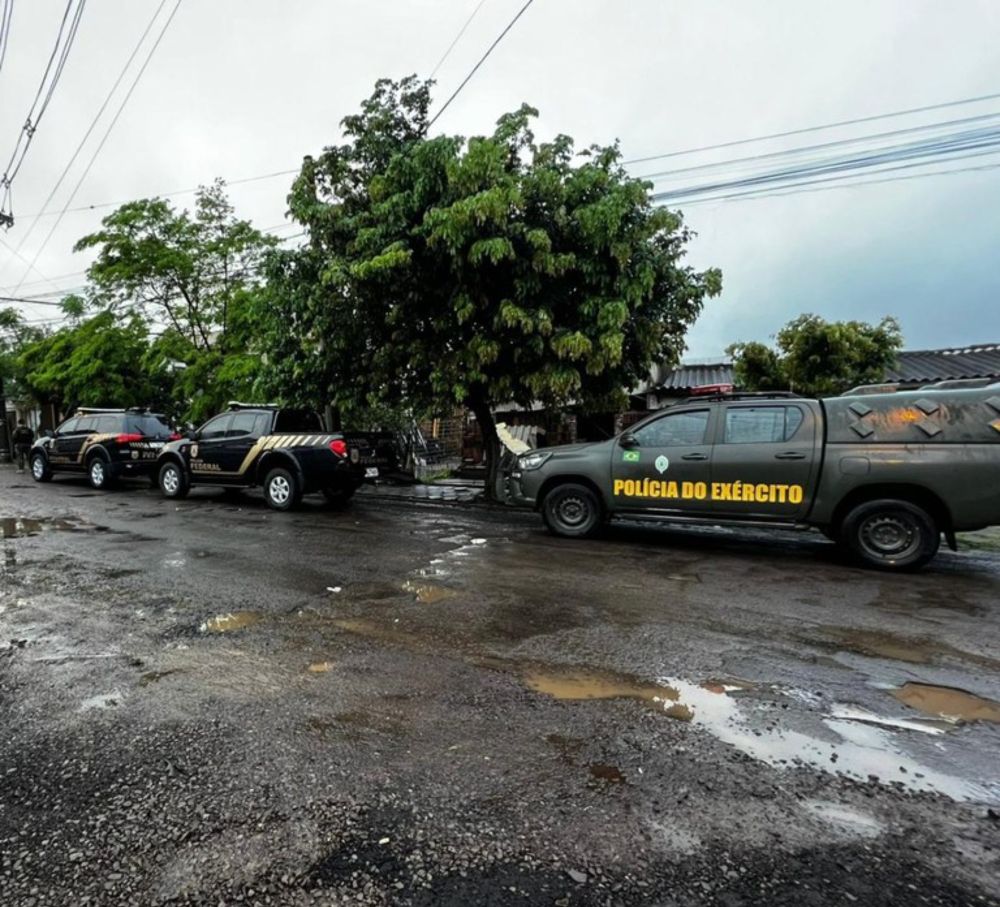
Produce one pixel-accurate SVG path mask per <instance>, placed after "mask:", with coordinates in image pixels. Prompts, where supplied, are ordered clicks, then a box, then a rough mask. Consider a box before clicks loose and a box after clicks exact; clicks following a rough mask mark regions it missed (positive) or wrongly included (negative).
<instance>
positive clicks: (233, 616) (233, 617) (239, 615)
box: [199, 611, 263, 633]
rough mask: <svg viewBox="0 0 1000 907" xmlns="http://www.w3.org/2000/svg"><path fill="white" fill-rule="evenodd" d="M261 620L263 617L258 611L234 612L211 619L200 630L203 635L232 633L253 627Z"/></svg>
mask: <svg viewBox="0 0 1000 907" xmlns="http://www.w3.org/2000/svg"><path fill="white" fill-rule="evenodd" d="M261 620H263V615H262V614H260V612H258V611H232V612H230V613H229V614H220V615H219V616H218V617H212V618H209V619H208V620H206V621H205V623H203V624H202V625H201V627H199V629H200V630H201V632H202V633H232V632H234V631H235V630H244V629H246V628H247V627H252V626H253V625H254V624H256V623H260V621H261Z"/></svg>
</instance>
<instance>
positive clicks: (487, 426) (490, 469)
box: [469, 399, 503, 501]
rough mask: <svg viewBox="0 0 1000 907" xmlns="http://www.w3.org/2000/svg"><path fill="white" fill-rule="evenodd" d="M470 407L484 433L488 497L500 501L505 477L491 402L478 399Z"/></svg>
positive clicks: (470, 403) (471, 402)
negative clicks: (503, 477)
mask: <svg viewBox="0 0 1000 907" xmlns="http://www.w3.org/2000/svg"><path fill="white" fill-rule="evenodd" d="M469 409H471V410H472V414H473V415H474V416H475V417H476V422H478V423H479V430H480V432H481V433H482V435H483V454H484V457H485V459H486V497H487V499H488V500H490V501H499V500H501V499H502V489H501V488H500V483H501V482H502V481H503V479H502V476H501V475H500V456H501V449H500V436H499V435H498V434H497V425H496V422H495V421H494V419H493V411H492V410H491V409H490V405H489V403H487V402H486V401H485V400H478V399H477V400H472V401H470V402H469Z"/></svg>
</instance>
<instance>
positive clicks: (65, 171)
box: [17, 0, 167, 251]
mask: <svg viewBox="0 0 1000 907" xmlns="http://www.w3.org/2000/svg"><path fill="white" fill-rule="evenodd" d="M166 4H167V0H160V5H159V6H158V7H157V8H156V12H154V13H153V17H152V18H151V19H150V20H149V23H148V24H147V25H146V28H145V31H143V33H142V36H141V37H140V38H139V40H138V42H137V43H136V45H135V47H134V48H133V50H132V53H131V54H130V55H129V58H128V60H127V61H126V62H125V65H124V66H123V67H122V71H121V72H120V73H119V74H118V78H117V79H115V84H114V85H112V86H111V90H110V91H109V92H108V93H107V96H106V97H105V98H104V102H103V103H102V104H101V106H100V109H99V110H98V111H97V113H96V114H95V115H94V118H93V119H92V120H91V121H90V125H89V126H88V127H87V131H86V132H85V133H84V135H83V138H82V139H80V143H79V144H78V145H77V146H76V150H75V151H74V152H73V156H72V157H71V158H70V159H69V162H68V163H67V164H66V166H65V167H64V168H63V171H62V173H61V174H60V175H59V179H57V180H56V184H55V185H54V186H53V187H52V191H51V192H50V193H49V195H48V198H46V199H45V202H44V203H43V204H42V211H43V212H44V211H45V209H46V208H48V206H49V203H50V202H51V201H52V199H53V198H54V197H55V194H56V193H57V192H58V191H59V187H60V186H62V184H63V180H65V179H66V176H67V175H68V174H69V171H70V169H71V168H72V166H73V164H75V163H76V159H77V158H78V157H79V156H80V152H81V151H82V150H83V146H84V145H85V144H86V142H87V139H89V138H90V134H91V133H92V132H93V131H94V128H95V127H96V126H97V123H98V121H99V120H100V118H101V116H102V115H103V114H104V111H105V110H106V109H107V107H108V104H109V103H110V102H111V98H112V97H113V96H114V93H115V92H116V91H117V90H118V86H119V85H121V83H122V79H124V78H125V73H126V72H128V70H129V67H130V66H131V65H132V61H133V60H135V58H136V55H137V54H138V53H139V49H140V48H141V47H142V45H143V43H144V42H145V40H146V36H147V35H148V34H149V32H150V30H151V29H152V28H153V24H154V23H155V22H156V20H157V18H159V15H160V12H161V11H162V10H163V7H164V6H166ZM52 213H53V214H55V213H56V212H54V211H53V212H52ZM29 216H31V218H32V220H31V224H30V225H29V226H28V229H27V230H26V231H25V233H24V235H23V236H22V237H21V239H20V241H19V242H18V244H17V249H18V251H20V250H21V249H22V248H23V247H24V244H25V243H26V242H27V241H28V238H29V237H30V236H31V234H32V232H34V229H35V226H36V225H37V224H38V218H39V216H40V215H29Z"/></svg>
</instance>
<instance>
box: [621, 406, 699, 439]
mask: <svg viewBox="0 0 1000 907" xmlns="http://www.w3.org/2000/svg"><path fill="white" fill-rule="evenodd" d="M708 414H709V411H708V410H707V409H699V410H694V411H692V412H686V413H674V414H673V415H669V416H663V417H662V418H660V419H657V420H656V421H655V422H650V423H649V424H647V425H644V426H643V427H642V428H640V429H638V430H637V431H635V432H633V434H634V435H635V438H636V440H637V441H638V442H639V445H640V446H641V447H688V446H695V445H698V444H704V443H705V432H706V430H707V429H708Z"/></svg>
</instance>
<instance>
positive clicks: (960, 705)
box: [892, 682, 1000, 722]
mask: <svg viewBox="0 0 1000 907" xmlns="http://www.w3.org/2000/svg"><path fill="white" fill-rule="evenodd" d="M892 695H893V696H895V697H896V698H897V699H898V700H899V701H900V702H903V703H906V705H908V706H910V707H911V708H914V709H917V710H918V711H920V712H923V713H924V714H925V715H934V716H936V717H939V718H944V719H945V720H946V721H951V722H959V721H996V722H1000V702H994V701H993V700H992V699H985V698H983V697H982V696H976V695H975V693H968V692H966V691H965V690H960V689H957V688H956V687H939V686H934V685H932V684H928V683H913V682H910V683H904V684H903V685H902V686H901V687H900V688H899V689H897V690H893V691H892Z"/></svg>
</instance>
